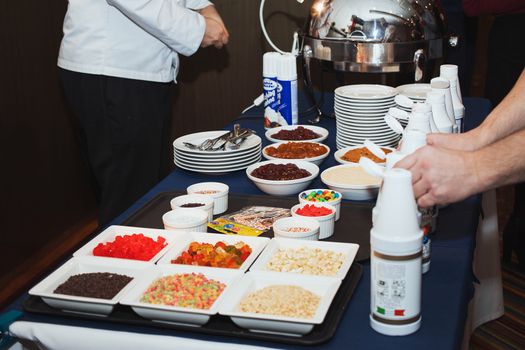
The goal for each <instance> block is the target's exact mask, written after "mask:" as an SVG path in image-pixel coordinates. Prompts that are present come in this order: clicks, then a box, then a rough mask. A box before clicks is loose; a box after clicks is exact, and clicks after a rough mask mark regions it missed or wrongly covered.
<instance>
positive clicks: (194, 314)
mask: <svg viewBox="0 0 525 350" xmlns="http://www.w3.org/2000/svg"><path fill="white" fill-rule="evenodd" d="M185 273H202V274H203V275H204V276H205V277H206V278H208V279H213V280H216V281H219V282H222V283H224V284H225V285H226V288H225V289H224V290H223V291H222V293H221V294H220V295H219V297H218V298H217V300H215V302H214V303H213V304H212V306H211V307H210V308H209V309H197V308H189V307H179V306H169V305H159V304H149V303H145V302H141V301H140V298H141V296H142V294H143V293H144V291H146V290H147V289H148V287H149V286H150V285H151V284H152V283H153V282H155V281H156V280H157V279H159V278H162V277H165V276H170V275H176V274H185ZM241 276H242V272H241V271H238V270H232V269H210V268H207V267H200V266H193V265H156V266H155V269H154V271H153V272H152V273H150V274H149V275H148V276H145V277H143V278H142V279H141V280H140V281H137V283H136V285H135V287H134V288H133V289H132V290H131V291H129V293H127V294H126V295H125V296H124V297H123V298H122V300H121V301H120V303H121V304H123V305H129V306H130V307H131V308H132V309H133V311H135V312H136V313H137V314H139V315H140V316H142V317H144V318H147V319H150V320H153V321H157V322H167V323H176V324H183V325H191V326H201V325H203V324H205V323H206V322H208V321H209V319H210V316H211V315H215V314H216V313H217V312H218V310H219V306H220V304H221V303H222V302H223V301H224V300H226V299H227V298H229V296H228V294H229V292H230V289H231V288H232V287H233V286H235V288H236V287H237V281H238V280H239V278H240V277H241Z"/></svg>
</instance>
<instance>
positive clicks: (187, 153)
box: [174, 143, 261, 160]
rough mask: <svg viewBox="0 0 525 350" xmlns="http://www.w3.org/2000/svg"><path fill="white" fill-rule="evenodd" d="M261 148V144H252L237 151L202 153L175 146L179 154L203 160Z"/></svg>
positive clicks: (223, 157)
mask: <svg viewBox="0 0 525 350" xmlns="http://www.w3.org/2000/svg"><path fill="white" fill-rule="evenodd" d="M260 149H261V144H260V143H259V144H258V145H255V146H252V147H250V148H246V149H239V150H238V151H237V152H235V153H223V152H222V151H217V152H209V153H208V154H202V153H194V152H192V151H187V150H183V149H178V148H174V151H175V152H177V153H178V154H182V155H185V156H188V157H192V158H195V159H202V160H208V159H225V158H234V157H236V156H240V155H246V154H249V153H252V152H256V151H257V150H260Z"/></svg>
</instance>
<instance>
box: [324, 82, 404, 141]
mask: <svg viewBox="0 0 525 350" xmlns="http://www.w3.org/2000/svg"><path fill="white" fill-rule="evenodd" d="M396 95H397V91H396V89H395V88H393V87H390V86H385V85H370V84H357V85H346V86H341V87H339V88H337V89H335V101H334V110H335V117H336V126H337V136H336V144H337V148H343V147H347V146H355V145H360V144H362V143H363V142H364V141H365V139H369V140H371V141H373V142H375V143H376V144H378V145H380V146H395V145H397V142H398V141H399V135H398V134H396V133H395V132H394V131H392V129H390V127H388V125H387V124H386V123H385V121H384V116H385V115H386V114H387V112H388V109H389V108H391V107H394V106H395V101H394V97H395V96H396Z"/></svg>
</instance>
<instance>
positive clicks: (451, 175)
mask: <svg viewBox="0 0 525 350" xmlns="http://www.w3.org/2000/svg"><path fill="white" fill-rule="evenodd" d="M524 149H525V129H523V130H521V131H518V132H516V133H514V134H512V135H509V136H507V137H505V138H503V139H501V140H499V141H497V142H494V143H492V144H490V145H488V146H486V147H483V148H480V149H478V150H476V151H463V150H451V149H446V148H442V147H435V146H425V147H422V148H420V149H418V150H417V151H416V152H414V153H413V154H411V155H409V156H408V157H406V158H404V159H403V160H401V161H399V162H397V163H396V165H395V166H396V167H399V168H403V169H407V170H410V172H411V173H412V182H413V190H414V196H415V197H416V199H417V203H418V205H420V206H421V207H430V206H433V205H436V204H447V203H453V202H457V201H460V200H462V199H464V198H466V197H468V196H470V195H472V194H475V193H481V192H484V191H486V190H489V189H493V188H497V187H500V186H503V185H508V184H512V183H517V182H520V181H523V180H525V153H524V152H523V150H524Z"/></svg>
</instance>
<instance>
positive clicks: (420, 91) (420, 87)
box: [396, 84, 432, 101]
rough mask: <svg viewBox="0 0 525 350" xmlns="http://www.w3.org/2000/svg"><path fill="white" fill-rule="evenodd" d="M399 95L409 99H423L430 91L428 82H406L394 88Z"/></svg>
mask: <svg viewBox="0 0 525 350" xmlns="http://www.w3.org/2000/svg"><path fill="white" fill-rule="evenodd" d="M396 90H397V92H398V93H399V94H400V95H405V96H407V97H409V98H411V99H416V100H420V101H425V100H426V99H427V93H428V92H430V91H432V88H431V87H430V84H406V85H401V86H398V87H397V88H396Z"/></svg>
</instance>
